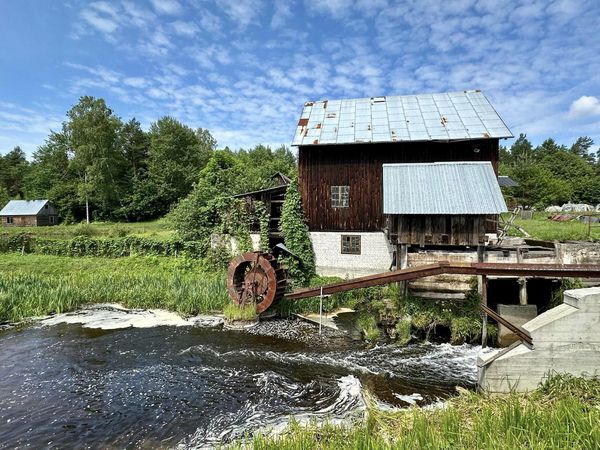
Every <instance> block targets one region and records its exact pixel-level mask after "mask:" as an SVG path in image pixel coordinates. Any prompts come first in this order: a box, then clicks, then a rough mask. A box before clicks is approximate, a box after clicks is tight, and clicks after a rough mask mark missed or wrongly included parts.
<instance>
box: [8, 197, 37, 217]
mask: <svg viewBox="0 0 600 450" xmlns="http://www.w3.org/2000/svg"><path fill="white" fill-rule="evenodd" d="M46 203H48V200H11V201H9V202H8V203H7V204H6V206H5V207H4V208H2V211H0V216H35V215H36V214H37V213H39V212H40V210H41V209H42V208H43V207H44V205H45V204H46Z"/></svg>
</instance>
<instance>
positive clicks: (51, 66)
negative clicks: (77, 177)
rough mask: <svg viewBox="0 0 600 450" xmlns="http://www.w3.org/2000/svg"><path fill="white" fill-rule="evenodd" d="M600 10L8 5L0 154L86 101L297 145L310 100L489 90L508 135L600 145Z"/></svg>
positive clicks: (576, 1) (31, 141)
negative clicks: (96, 99)
mask: <svg viewBox="0 0 600 450" xmlns="http://www.w3.org/2000/svg"><path fill="white" fill-rule="evenodd" d="M599 30H600V1H599V0H589V1H586V0H556V1H551V0H545V1H535V0H523V1H520V0H514V1H503V0H444V1H431V0H414V1H402V2H393V1H390V0H324V1H314V0H312V1H304V2H303V1H278V2H269V1H264V0H212V1H211V0H110V1H109V0H107V1H79V0H66V1H59V0H0V68H1V70H0V152H2V153H5V152H7V151H9V150H10V149H12V148H13V146H15V145H20V146H21V147H22V148H23V149H24V150H25V151H26V152H27V153H29V154H31V153H32V152H33V151H35V149H36V148H37V146H38V145H40V144H42V143H43V141H44V139H45V138H46V136H47V135H48V132H49V130H50V129H57V128H58V127H59V126H60V123H61V122H62V121H63V120H64V118H65V113H66V111H67V110H68V109H69V108H70V106H71V105H73V104H75V103H76V102H77V100H78V98H79V96H81V95H93V96H97V97H103V98H104V99H105V100H106V101H107V103H108V105H109V106H110V107H112V108H113V110H114V111H115V113H116V114H117V115H119V116H121V117H122V118H124V119H129V118H130V117H132V116H135V117H136V118H137V119H138V120H140V122H141V123H142V125H143V126H144V127H145V128H147V127H148V126H149V125H150V123H151V122H152V121H154V120H156V119H158V118H159V117H161V116H163V115H171V116H174V117H176V118H178V119H180V120H182V121H183V122H185V123H186V124H188V125H190V126H192V127H194V128H195V127H203V128H207V129H209V130H210V131H211V133H212V134H213V135H214V136H215V137H216V138H217V140H218V143H219V145H220V146H225V145H227V146H229V147H231V148H234V149H237V148H240V147H245V148H247V147H251V146H254V145H256V144H259V143H263V144H270V145H279V144H286V145H289V144H290V142H291V140H292V137H293V133H294V129H295V125H296V123H297V120H298V117H299V114H300V112H301V109H302V105H303V103H304V102H305V101H307V100H320V99H337V98H354V97H371V96H380V95H401V94H412V93H426V92H445V91H456V90H464V89H481V90H483V91H484V93H485V94H486V95H487V97H488V98H489V99H490V101H491V102H492V104H493V105H494V106H495V107H496V109H497V110H498V112H499V113H500V115H501V116H502V117H503V119H504V120H505V122H506V123H507V124H508V126H509V127H510V129H511V130H512V131H513V133H514V134H516V135H518V133H520V132H524V133H527V134H528V136H529V137H530V139H531V140H532V141H533V142H534V143H539V142H541V140H543V139H544V138H546V137H554V138H555V139H557V141H559V142H561V143H565V144H570V143H571V142H572V141H574V140H575V139H576V137H578V136H580V135H588V136H591V137H592V138H593V139H594V140H595V141H596V145H595V149H596V148H597V147H598V144H600V37H599Z"/></svg>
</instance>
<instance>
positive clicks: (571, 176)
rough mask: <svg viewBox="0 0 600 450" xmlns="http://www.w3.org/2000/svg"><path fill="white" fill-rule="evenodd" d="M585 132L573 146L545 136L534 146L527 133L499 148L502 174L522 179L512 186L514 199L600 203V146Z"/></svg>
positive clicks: (540, 202) (541, 202)
mask: <svg viewBox="0 0 600 450" xmlns="http://www.w3.org/2000/svg"><path fill="white" fill-rule="evenodd" d="M593 145H594V141H593V140H592V139H591V138H589V137H587V136H582V137H580V138H578V139H577V140H576V141H575V142H574V143H573V145H571V146H570V147H568V146H566V145H558V144H557V143H556V142H555V141H554V140H553V139H546V140H545V141H544V142H543V143H542V144H541V145H538V146H537V147H533V145H532V144H531V142H530V141H529V140H528V139H527V136H526V135H525V134H521V135H519V137H518V139H516V140H515V142H514V143H513V144H512V145H511V147H510V148H505V147H501V148H500V174H501V175H508V176H510V177H511V178H512V179H514V180H515V181H516V182H517V183H519V187H517V188H512V189H510V190H509V194H510V195H511V196H512V197H513V201H514V202H515V203H519V204H522V205H525V206H530V207H538V208H543V207H545V206H548V205H561V204H563V203H568V202H570V203H588V204H591V205H597V204H600V150H598V152H597V153H596V155H594V154H592V153H591V149H592V146H593Z"/></svg>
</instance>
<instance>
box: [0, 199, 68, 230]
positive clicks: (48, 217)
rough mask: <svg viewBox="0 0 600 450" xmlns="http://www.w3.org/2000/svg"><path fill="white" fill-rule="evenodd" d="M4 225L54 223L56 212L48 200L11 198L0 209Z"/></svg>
mask: <svg viewBox="0 0 600 450" xmlns="http://www.w3.org/2000/svg"><path fill="white" fill-rule="evenodd" d="M0 218H1V219H2V226H4V227H38V226H45V225H56V224H57V223H58V214H57V213H56V209H55V208H54V206H53V205H52V203H51V202H50V201H49V200H11V201H9V202H8V203H7V204H6V206H5V207H4V208H2V210H1V211H0Z"/></svg>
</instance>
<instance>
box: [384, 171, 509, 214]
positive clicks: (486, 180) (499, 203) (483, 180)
mask: <svg viewBox="0 0 600 450" xmlns="http://www.w3.org/2000/svg"><path fill="white" fill-rule="evenodd" d="M506 211H507V209H506V204H505V203H504V198H503V197H502V192H501V191H500V186H498V181H497V180H496V174H495V173H494V169H493V168H492V164H491V163H489V162H443V163H416V164H415V163H413V164H384V165H383V212H384V214H427V215H432V214H499V213H502V212H506Z"/></svg>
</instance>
